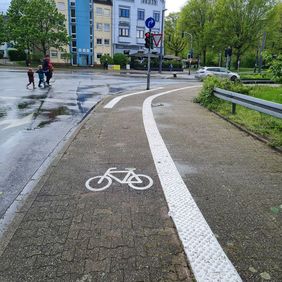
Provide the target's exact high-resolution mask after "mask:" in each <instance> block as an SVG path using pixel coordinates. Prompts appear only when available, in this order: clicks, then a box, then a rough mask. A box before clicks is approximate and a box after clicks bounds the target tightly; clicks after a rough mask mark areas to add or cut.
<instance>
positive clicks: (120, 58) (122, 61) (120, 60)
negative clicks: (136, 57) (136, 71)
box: [113, 53, 128, 68]
mask: <svg viewBox="0 0 282 282" xmlns="http://www.w3.org/2000/svg"><path fill="white" fill-rule="evenodd" d="M113 59H114V64H115V65H120V66H121V67H122V68H124V67H125V66H126V64H127V63H128V58H127V56H126V55H124V54H122V53H116V54H114V58H113Z"/></svg>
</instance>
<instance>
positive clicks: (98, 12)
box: [96, 8, 103, 16]
mask: <svg viewBox="0 0 282 282" xmlns="http://www.w3.org/2000/svg"><path fill="white" fill-rule="evenodd" d="M96 15H98V16H103V9H102V8H96Z"/></svg>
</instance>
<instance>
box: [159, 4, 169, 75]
mask: <svg viewBox="0 0 282 282" xmlns="http://www.w3.org/2000/svg"><path fill="white" fill-rule="evenodd" d="M165 11H167V9H163V10H162V26H161V34H162V39H161V45H160V60H159V61H160V65H159V73H162V68H163V41H164V14H165Z"/></svg>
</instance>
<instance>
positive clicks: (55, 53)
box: [50, 0, 69, 63]
mask: <svg viewBox="0 0 282 282" xmlns="http://www.w3.org/2000/svg"><path fill="white" fill-rule="evenodd" d="M56 6H57V9H58V11H59V12H60V13H62V14H63V15H64V16H65V18H66V19H68V14H69V12H68V0H58V1H56ZM66 28H67V30H68V20H67V21H66ZM66 53H69V46H65V47H64V48H63V50H57V49H54V48H51V50H50V57H51V60H52V62H54V63H64V62H67V61H65V58H66V57H65V56H64V55H65V54H66Z"/></svg>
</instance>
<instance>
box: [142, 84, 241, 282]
mask: <svg viewBox="0 0 282 282" xmlns="http://www.w3.org/2000/svg"><path fill="white" fill-rule="evenodd" d="M195 87H200V86H190V87H184V88H179V89H175V90H171V91H167V92H163V93H159V94H156V95H153V96H151V97H149V98H147V99H146V100H145V102H144V104H143V122H144V127H145V131H146V134H147V138H148V141H149V145H150V149H151V152H152V156H153V159H154V163H155V166H156V169H157V172H158V176H159V179H160V182H161V185H162V187H163V190H164V194H165V197H166V200H167V203H168V206H169V215H170V216H171V217H172V219H173V221H174V223H175V225H176V228H177V231H178V234H179V237H180V239H181V241H182V244H183V246H184V250H185V253H186V255H187V257H188V260H189V262H190V264H191V267H192V270H193V272H194V275H195V278H196V280H197V281H199V282H209V281H210V282H215V281H222V282H223V281H224V282H227V281H228V282H233V281H242V280H241V278H240V276H239V274H238V273H237V271H236V269H235V268H234V266H233V265H232V263H231V262H230V260H229V259H228V257H227V256H226V254H225V253H224V251H223V249H222V248H221V246H220V245H219V243H218V241H217V239H216V237H215V236H214V234H213V232H212V231H211V229H210V227H209V225H208V224H207V222H206V220H205V218H204V217H203V215H202V213H201V211H200V210H199V208H198V207H197V205H196V203H195V201H194V199H193V197H192V195H191V194H190V192H189V190H188V188H187V186H186V185H185V183H184V181H183V179H182V177H181V176H180V174H179V172H178V170H177V168H176V166H175V164H174V162H173V160H172V158H171V156H170V154H169V151H168V149H167V147H166V145H165V143H164V141H163V139H162V137H161V135H160V132H159V130H158V128H157V125H156V122H155V119H154V116H153V111H152V107H151V105H152V101H153V100H154V99H155V98H157V97H159V96H162V95H166V94H171V93H173V92H177V91H183V90H188V89H192V88H195Z"/></svg>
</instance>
